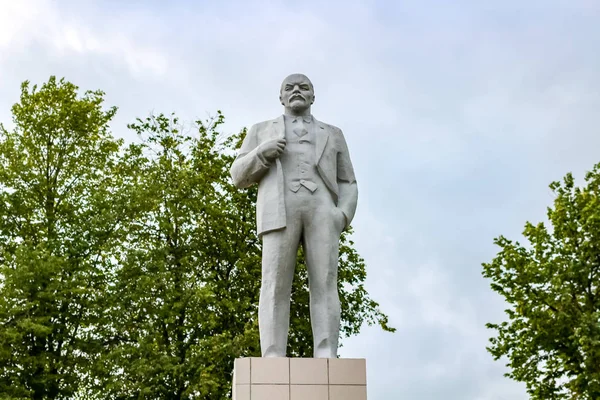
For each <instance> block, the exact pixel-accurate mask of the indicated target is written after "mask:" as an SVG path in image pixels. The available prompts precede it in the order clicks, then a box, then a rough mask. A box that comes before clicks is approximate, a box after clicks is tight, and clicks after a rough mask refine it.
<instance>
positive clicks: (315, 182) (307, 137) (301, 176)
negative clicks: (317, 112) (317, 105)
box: [280, 116, 325, 193]
mask: <svg viewBox="0 0 600 400" xmlns="http://www.w3.org/2000/svg"><path fill="white" fill-rule="evenodd" d="M294 121H295V122H294ZM314 127H315V124H314V122H313V121H311V122H310V123H307V122H304V121H303V120H302V118H301V117H299V118H297V119H295V118H293V117H287V116H286V118H285V139H286V142H287V144H286V147H285V152H284V153H283V154H282V156H281V157H280V160H281V167H282V169H283V176H284V182H285V187H286V189H289V190H291V191H292V192H297V191H298V190H300V187H302V186H304V187H305V188H306V189H308V190H310V191H311V192H313V193H314V192H315V191H316V190H317V189H318V188H322V189H321V190H323V188H324V187H325V184H324V183H323V180H322V179H321V176H320V174H319V172H318V171H317V163H316V147H315V139H316V138H315V135H316V132H315V129H314Z"/></svg>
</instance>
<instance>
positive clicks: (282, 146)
mask: <svg viewBox="0 0 600 400" xmlns="http://www.w3.org/2000/svg"><path fill="white" fill-rule="evenodd" d="M279 99H280V101H281V104H282V105H283V107H284V114H283V115H281V116H279V117H278V118H276V119H274V120H270V121H264V122H260V123H258V124H255V125H253V126H252V127H251V128H250V130H249V131H248V134H247V136H246V137H245V139H244V141H243V143H242V147H241V149H240V151H239V154H238V156H237V158H236V160H235V161H234V162H233V165H232V166H231V176H232V178H233V182H234V183H235V185H236V186H237V187H238V188H245V187H248V186H250V185H252V184H255V183H257V184H258V199H257V203H256V218H257V231H258V235H259V237H260V238H261V240H262V243H263V252H262V281H261V290H260V300H259V315H258V318H259V330H260V346H261V353H262V356H263V357H285V356H286V348H287V340H288V331H289V317H290V297H291V290H292V280H293V277H294V268H295V265H296V255H297V252H298V246H299V245H300V244H302V246H303V249H304V253H305V258H306V266H307V269H308V280H309V291H310V319H311V326H312V333H313V341H314V357H315V358H336V357H337V350H338V339H339V330H340V312H341V310H340V299H339V294H338V288H337V275H338V257H339V240H340V235H341V233H342V231H343V230H344V229H345V228H346V227H348V226H349V225H350V222H351V221H352V218H353V217H354V213H355V211H356V203H357V198H358V189H357V186H356V179H355V176H354V170H353V168H352V163H351V161H350V155H349V153H348V148H347V146H346V141H345V139H344V136H343V134H342V131H341V130H340V129H339V128H337V127H335V126H333V125H328V124H325V123H323V122H320V121H318V120H317V119H315V118H314V117H313V116H312V114H311V105H312V104H313V102H314V99H315V95H314V88H313V85H312V83H311V81H310V80H309V79H308V78H307V77H306V76H305V75H301V74H293V75H290V76H288V77H287V78H286V79H285V80H284V81H283V83H282V85H281V90H280V96H279Z"/></svg>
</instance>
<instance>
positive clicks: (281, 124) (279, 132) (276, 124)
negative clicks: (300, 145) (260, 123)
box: [271, 115, 285, 139]
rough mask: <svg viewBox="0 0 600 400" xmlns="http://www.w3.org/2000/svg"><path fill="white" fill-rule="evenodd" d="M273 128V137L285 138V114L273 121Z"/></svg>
mask: <svg viewBox="0 0 600 400" xmlns="http://www.w3.org/2000/svg"><path fill="white" fill-rule="evenodd" d="M271 125H272V127H273V129H271V139H277V138H279V139H285V121H284V120H283V115H280V116H279V117H277V118H275V119H274V120H273V122H272V123H271Z"/></svg>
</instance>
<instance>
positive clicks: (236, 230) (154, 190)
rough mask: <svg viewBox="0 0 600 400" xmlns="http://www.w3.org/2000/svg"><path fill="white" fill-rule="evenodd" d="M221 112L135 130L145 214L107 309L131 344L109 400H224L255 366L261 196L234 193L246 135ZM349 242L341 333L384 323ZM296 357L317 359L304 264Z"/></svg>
mask: <svg viewBox="0 0 600 400" xmlns="http://www.w3.org/2000/svg"><path fill="white" fill-rule="evenodd" d="M223 122H224V117H223V115H222V114H221V113H220V112H219V113H218V115H217V117H216V118H214V119H209V120H207V121H196V128H197V130H196V132H194V134H193V135H191V134H189V133H185V132H184V129H183V128H182V126H181V124H180V123H179V121H178V120H177V118H176V117H175V116H173V115H172V116H165V115H164V114H159V115H157V116H151V117H149V118H146V119H144V120H141V119H138V120H137V121H136V123H134V124H131V125H130V128H132V129H133V130H134V131H135V132H137V134H138V135H139V137H140V138H142V139H143V142H142V144H140V145H135V146H133V147H132V148H135V149H137V150H136V151H137V154H139V157H138V159H137V160H138V161H136V163H137V164H138V165H139V168H138V169H137V177H136V178H135V179H131V180H133V181H136V182H138V185H137V187H138V194H137V195H135V196H133V200H132V201H133V202H134V203H138V204H139V210H141V213H140V214H139V215H138V216H137V218H136V221H137V222H135V223H132V225H131V226H130V227H129V229H128V236H127V243H128V244H127V246H126V247H127V250H126V251H125V252H124V253H123V257H122V258H121V259H120V261H119V263H120V265H121V268H120V271H119V273H118V274H117V280H116V286H115V289H114V300H113V301H111V304H113V305H114V307H113V308H112V310H111V320H112V323H113V329H114V330H115V332H113V334H115V333H116V332H120V333H121V335H122V336H123V338H122V339H123V340H122V341H121V343H119V344H118V345H116V346H114V347H112V348H111V349H110V352H109V353H108V355H107V356H106V357H105V358H104V359H103V362H102V371H101V372H99V373H98V375H97V376H103V378H102V379H100V384H99V386H98V387H97V388H96V390H97V392H99V391H102V394H103V396H104V397H103V398H107V397H106V396H108V395H110V396H111V398H115V399H126V398H127V399H134V398H136V399H137V398H169V399H189V398H201V399H206V400H209V399H211V400H212V399H215V400H216V399H219V400H221V399H223V398H227V397H229V394H230V387H231V385H230V382H231V372H232V369H233V360H234V359H235V358H236V357H240V356H259V355H260V352H259V340H258V322H257V304H258V295H259V291H260V276H261V271H260V265H261V262H260V257H261V244H260V241H259V239H258V237H257V236H256V231H255V229H256V228H255V208H254V205H255V201H256V195H257V191H256V188H253V189H250V190H247V191H240V190H238V189H237V188H235V186H233V184H232V182H231V178H230V176H229V167H230V165H231V163H232V162H233V159H234V156H233V150H235V148H236V147H237V146H239V144H240V143H241V140H242V139H243V135H244V134H245V131H243V132H241V133H240V134H239V135H233V136H230V137H225V136H224V135H223V134H221V133H220V132H219V126H220V125H221V124H222V123H223ZM351 246H352V243H351V242H350V241H349V240H348V239H347V237H346V236H344V238H343V244H342V250H341V256H340V274H339V275H340V288H341V297H342V307H343V313H342V318H343V334H344V336H349V335H352V334H356V333H358V331H359V330H360V327H361V326H362V325H363V323H369V324H373V323H379V324H380V325H381V326H382V327H383V328H384V329H385V330H389V331H392V330H393V329H392V328H390V327H388V325H387V317H386V316H385V315H384V314H383V313H381V312H380V311H379V308H378V307H379V306H378V304H377V303H376V302H375V301H373V300H372V299H371V298H370V297H369V295H368V293H367V292H366V290H365V289H364V286H363V283H364V279H365V265H364V261H363V260H362V259H361V258H360V257H359V256H358V254H357V253H356V251H355V250H354V249H353V248H352V247H351ZM298 270H299V277H298V279H296V280H295V284H294V295H293V302H292V321H291V329H290V348H289V354H291V355H295V356H305V355H308V354H311V353H312V333H311V331H310V323H309V311H308V286H307V277H306V269H305V266H304V265H303V262H302V261H300V262H299V265H298Z"/></svg>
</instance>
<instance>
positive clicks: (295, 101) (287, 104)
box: [279, 74, 315, 114]
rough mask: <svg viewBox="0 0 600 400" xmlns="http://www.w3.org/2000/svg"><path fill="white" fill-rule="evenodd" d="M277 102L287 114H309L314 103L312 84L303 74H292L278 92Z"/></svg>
mask: <svg viewBox="0 0 600 400" xmlns="http://www.w3.org/2000/svg"><path fill="white" fill-rule="evenodd" d="M279 101H281V104H282V105H283V107H284V108H285V109H286V113H289V114H307V113H310V106H311V105H312V104H313V103H314V101H315V90H314V87H313V84H312V82H311V81H310V79H308V77H307V76H306V75H304V74H292V75H290V76H288V77H287V78H285V79H284V80H283V82H282V83H281V89H280V90H279Z"/></svg>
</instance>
